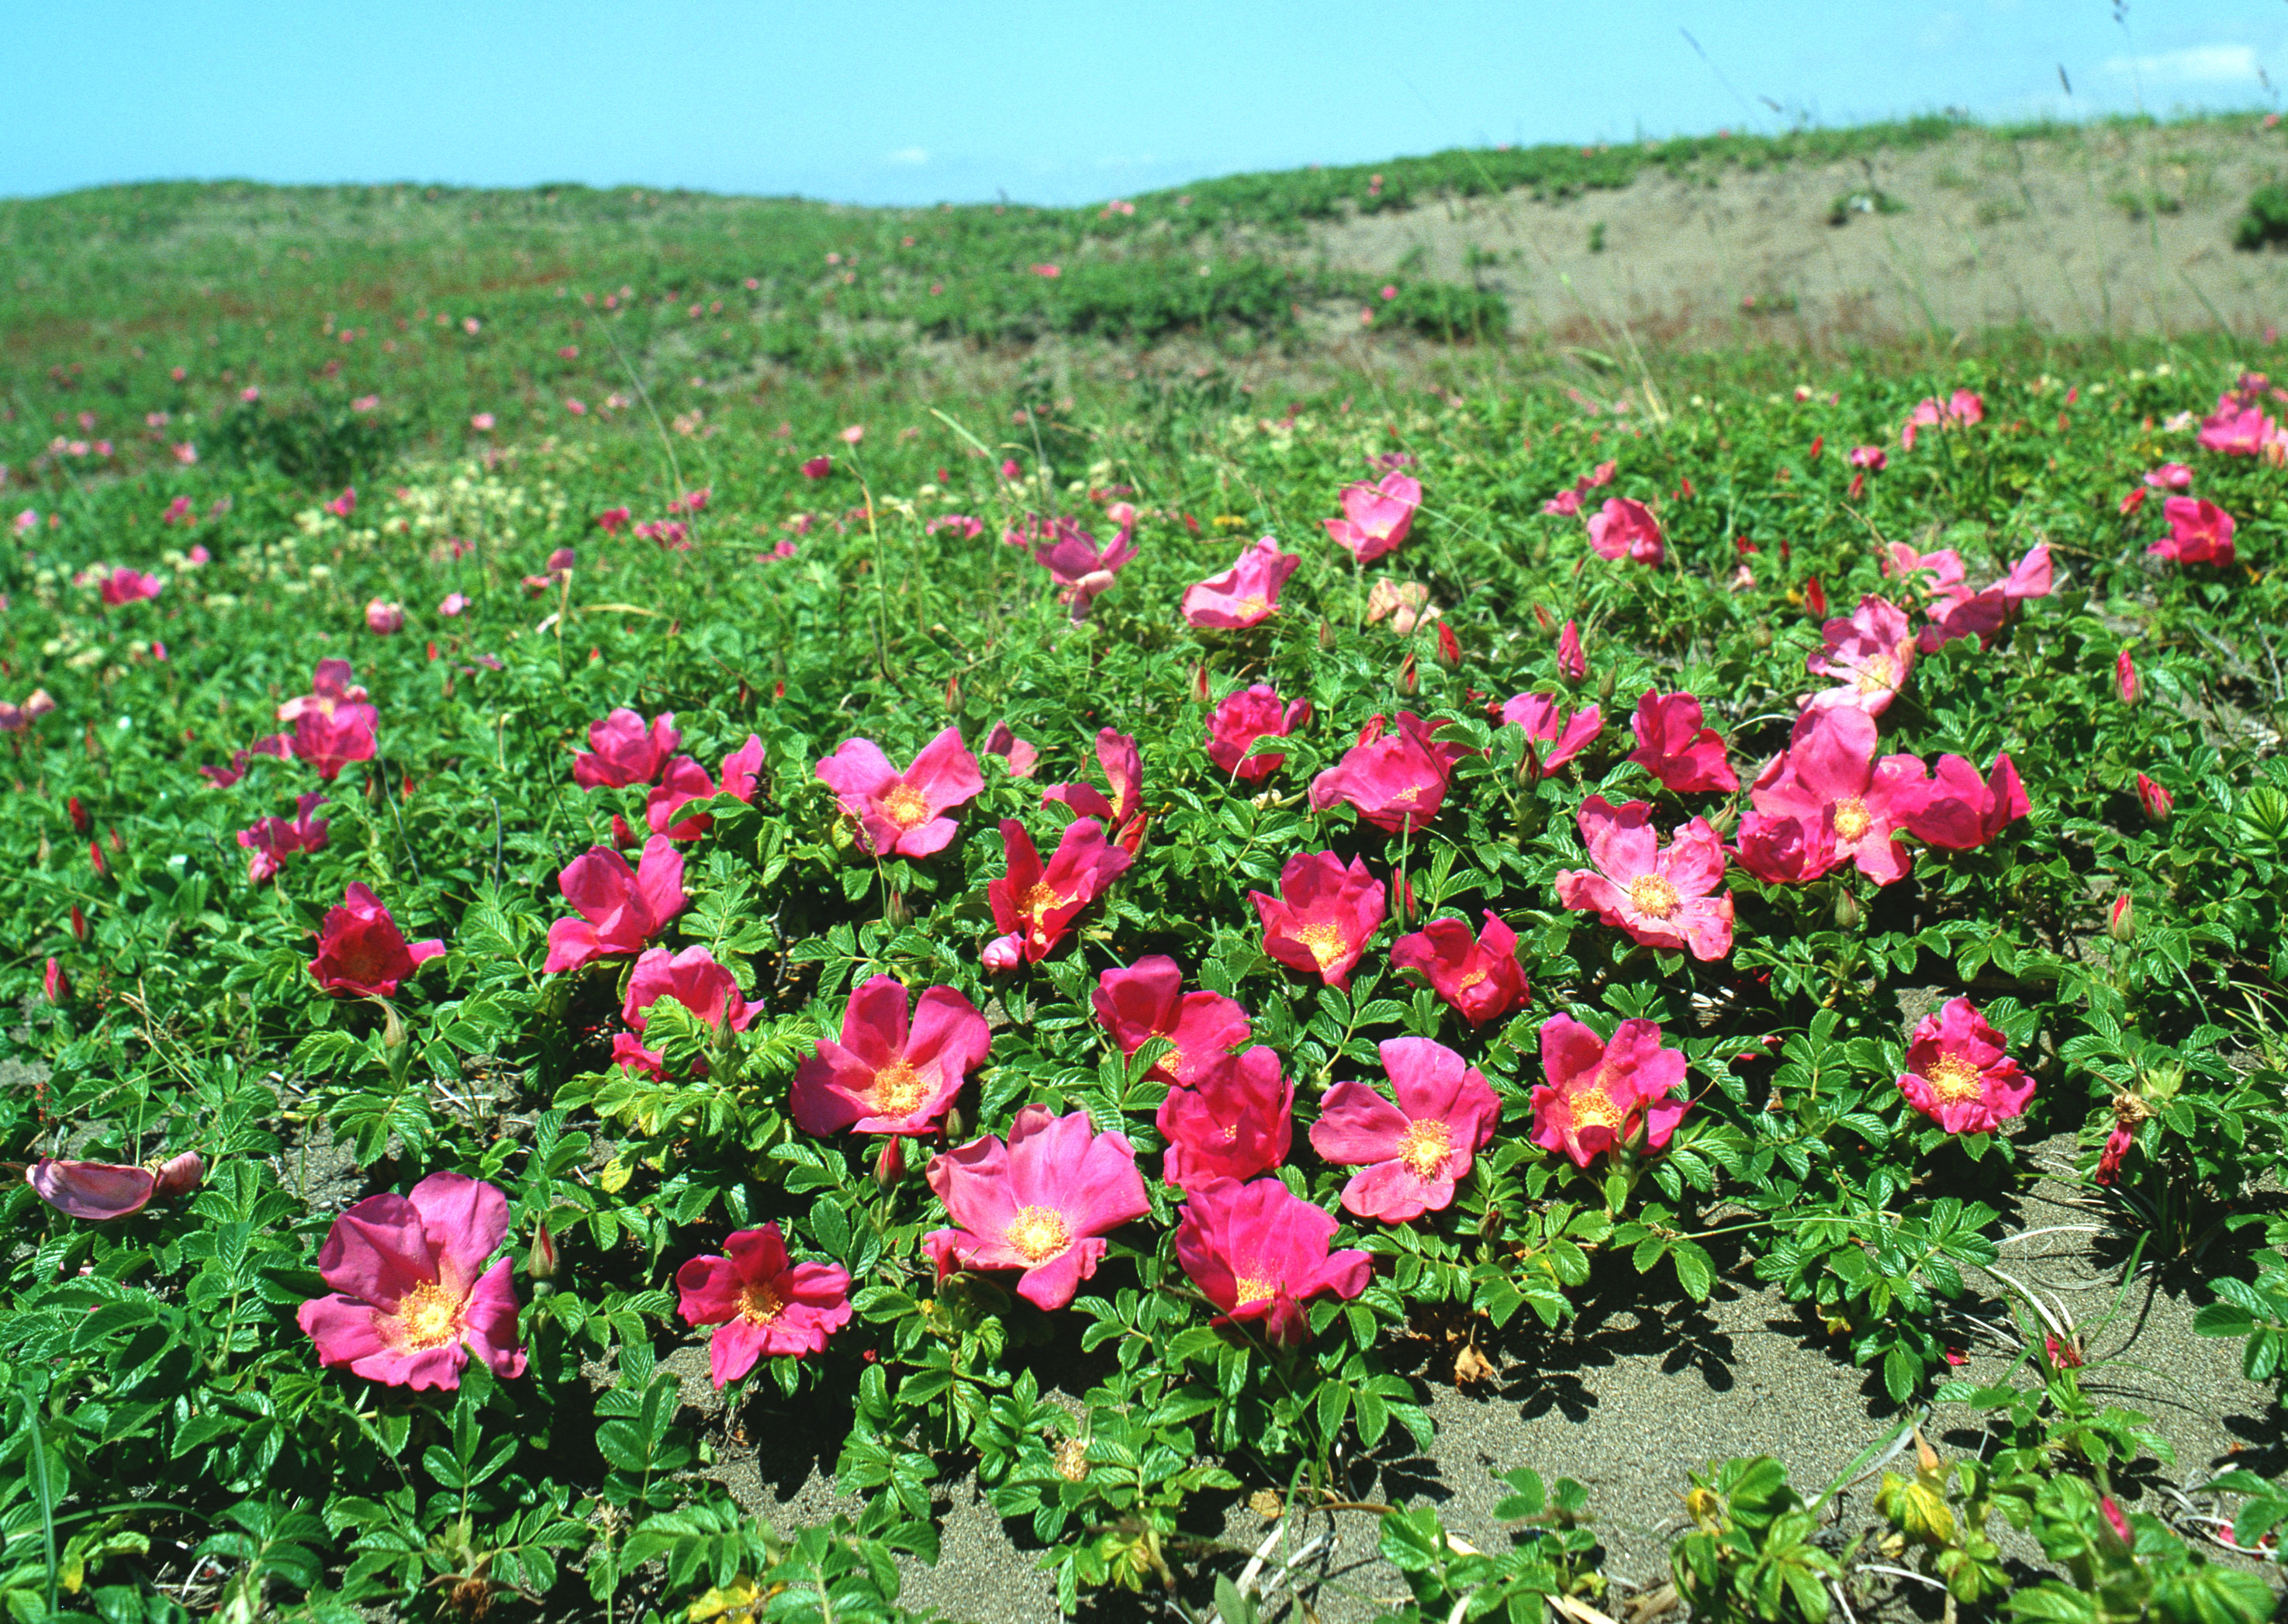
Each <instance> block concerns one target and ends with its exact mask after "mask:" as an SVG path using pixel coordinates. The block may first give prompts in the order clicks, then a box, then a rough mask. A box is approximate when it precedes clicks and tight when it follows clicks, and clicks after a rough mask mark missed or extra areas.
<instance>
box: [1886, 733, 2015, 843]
mask: <svg viewBox="0 0 2288 1624" xmlns="http://www.w3.org/2000/svg"><path fill="white" fill-rule="evenodd" d="M2031 810H2032V806H2031V804H2030V803H2029V802H2028V801H2027V799H2026V791H2025V788H2024V787H2023V786H2022V785H2021V784H2020V783H2019V781H2018V770H2017V768H2016V767H2014V766H2013V765H2012V764H2011V762H2010V757H2009V755H2008V753H2007V752H2002V753H1998V754H1997V755H1996V756H1995V757H1994V771H1993V773H1992V775H1991V776H1990V777H1989V778H1987V779H1985V780H1981V779H1980V778H1979V776H1978V769H1977V768H1976V767H1974V766H1973V765H1971V764H1970V763H1969V762H1967V761H1966V760H1964V759H1963V758H1962V757H1959V756H1942V757H1939V758H1938V766H1937V768H1936V769H1935V770H1934V772H1933V773H1932V776H1931V780H1930V781H1929V782H1928V783H1927V784H1926V785H1924V786H1923V787H1922V788H1920V789H1919V792H1918V794H1917V796H1915V797H1914V804H1911V806H1910V808H1909V810H1908V812H1907V832H1908V833H1909V834H1911V835H1912V836H1915V838H1916V839H1918V840H1920V841H1923V842H1925V843H1926V844H1930V845H1934V846H1945V847H1948V848H1949V849H1950V850H1953V851H1957V852H1967V851H1969V850H1971V849H1972V848H1974V847H1976V846H1982V845H1984V844H1986V843H1987V842H1988V841H1990V840H1991V839H1993V838H1994V837H1995V836H1997V835H1999V834H2000V833H2001V832H2002V831H2003V830H2004V829H2005V828H2007V827H2008V826H2009V825H2010V824H2012V823H2014V822H2015V821H2016V820H2018V819H2020V818H2022V817H2024V816H2025V815H2026V814H2027V813H2028V812H2030V811H2031Z"/></svg>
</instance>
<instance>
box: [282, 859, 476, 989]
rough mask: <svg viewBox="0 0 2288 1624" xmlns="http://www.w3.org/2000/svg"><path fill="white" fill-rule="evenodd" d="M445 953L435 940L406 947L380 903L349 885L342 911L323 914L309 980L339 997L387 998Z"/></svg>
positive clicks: (355, 885)
mask: <svg viewBox="0 0 2288 1624" xmlns="http://www.w3.org/2000/svg"><path fill="white" fill-rule="evenodd" d="M444 951H445V944H444V943H443V942H441V941H437V940H430V941H425V942H414V943H412V944H411V945H410V946H409V945H408V944H407V942H406V940H405V933H404V932H403V931H400V930H399V929H398V928H397V921H396V920H394V919H393V918H391V917H390V914H389V910H388V909H387V908H385V907H382V906H381V899H380V898H378V897H377V896H375V895H374V894H373V892H372V891H369V890H368V889H367V888H366V887H364V886H363V885H360V884H355V883H353V884H352V885H351V886H350V887H349V888H348V889H347V890H346V891H344V892H343V893H342V903H341V906H340V907H334V908H329V909H327V910H326V920H325V923H324V924H323V925H322V927H321V928H320V929H319V931H318V956H317V957H315V958H314V959H312V960H311V961H310V975H311V978H312V979H314V980H315V981H316V982H317V984H318V985H319V986H322V987H323V988H324V989H325V990H326V991H327V992H330V993H332V994H336V995H337V996H342V995H346V996H349V997H353V998H386V997H388V996H389V995H390V994H393V993H394V992H396V991H397V984H398V983H399V982H401V981H402V980H404V979H405V978H406V977H408V976H409V975H411V974H412V973H413V972H414V971H415V970H418V969H419V968H420V967H421V966H422V965H424V964H425V963H428V962H429V961H430V960H431V959H433V958H435V957H436V956H437V955H439V954H441V953H442V952H444Z"/></svg>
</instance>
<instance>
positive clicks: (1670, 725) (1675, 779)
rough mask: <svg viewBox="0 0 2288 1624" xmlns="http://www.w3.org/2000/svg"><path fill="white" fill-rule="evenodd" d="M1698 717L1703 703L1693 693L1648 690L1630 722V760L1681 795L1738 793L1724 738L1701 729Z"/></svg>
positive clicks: (1737, 779)
mask: <svg viewBox="0 0 2288 1624" xmlns="http://www.w3.org/2000/svg"><path fill="white" fill-rule="evenodd" d="M1700 719H1701V712H1700V701H1699V700H1698V699H1697V698H1696V697H1695V696H1694V695H1692V694H1689V693H1659V692H1657V691H1648V693H1646V694H1645V696H1644V697H1643V698H1642V699H1641V700H1639V701H1637V711H1636V715H1635V716H1634V717H1632V718H1631V720H1630V725H1631V727H1632V728H1633V729H1634V731H1635V733H1636V736H1637V748H1636V749H1634V750H1633V751H1632V752H1630V755H1629V759H1630V760H1631V761H1633V762H1634V763H1636V764H1637V765H1639V766H1641V767H1642V768H1643V769H1644V770H1645V771H1646V772H1649V773H1651V774H1652V775H1653V776H1654V777H1655V778H1656V779H1658V780H1660V781H1661V783H1662V785H1663V786H1664V788H1669V789H1672V790H1674V791H1676V792H1677V793H1678V794H1680V795H1682V794H1688V793H1691V792H1693V791H1696V790H1705V789H1737V788H1739V787H1740V777H1739V774H1737V773H1736V772H1733V771H1732V764H1731V762H1730V761H1728V760H1727V759H1726V757H1725V754H1724V741H1723V739H1722V737H1721V736H1720V734H1718V733H1717V732H1716V730H1715V729H1714V728H1712V727H1703V726H1702V725H1700Z"/></svg>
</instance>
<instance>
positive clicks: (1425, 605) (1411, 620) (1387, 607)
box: [1366, 575, 1438, 637]
mask: <svg viewBox="0 0 2288 1624" xmlns="http://www.w3.org/2000/svg"><path fill="white" fill-rule="evenodd" d="M1437 613H1438V610H1437V607H1436V606H1435V605H1434V604H1432V603H1431V601H1430V589H1429V588H1428V587H1426V586H1425V585H1423V584H1422V582H1419V581H1405V582H1399V581H1393V580H1392V579H1391V578H1390V577H1389V576H1387V575H1383V576H1380V577H1378V578H1377V580H1376V581H1375V583H1374V584H1373V585H1372V586H1371V587H1369V588H1368V589H1367V594H1366V621H1367V624H1368V625H1370V626H1372V625H1375V624H1377V623H1378V622H1381V621H1384V620H1387V621H1388V622H1390V629H1391V630H1393V631H1394V632H1396V633H1397V634H1398V635H1399V636H1400V637H1405V636H1407V635H1408V634H1410V632H1412V631H1413V630H1414V628H1415V627H1416V626H1417V625H1418V624H1419V623H1420V622H1421V621H1422V619H1423V618H1424V616H1426V615H1428V616H1431V617H1435V616H1436V614H1437Z"/></svg>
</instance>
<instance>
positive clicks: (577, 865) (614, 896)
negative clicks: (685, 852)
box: [542, 835, 686, 975]
mask: <svg viewBox="0 0 2288 1624" xmlns="http://www.w3.org/2000/svg"><path fill="white" fill-rule="evenodd" d="M556 883H557V885H558V886H559V888H560V890H561V891H563V893H564V899H565V900H566V901H567V902H569V903H570V904H571V905H572V907H573V910H574V913H575V915H576V917H573V918H570V919H560V920H557V921H556V922H555V923H553V924H551V925H550V926H549V927H548V960H547V963H545V964H544V966H543V969H542V973H544V974H546V975H553V974H555V973H556V972H557V971H558V970H577V969H578V968H579V967H580V966H581V965H583V964H585V963H588V962H589V961H590V960H592V959H600V958H609V957H613V956H615V955H624V954H635V953H640V952H642V951H643V949H644V947H645V945H646V944H647V943H648V942H649V941H650V940H651V939H652V938H653V937H655V936H656V935H658V934H659V932H660V931H661V930H662V928H663V927H664V926H665V925H666V923H667V922H668V921H669V920H671V919H672V918H674V917H675V916H676V915H678V914H679V913H681V912H682V911H683V908H684V903H685V900H686V899H685V897H684V894H683V859H682V858H681V857H680V856H679V855H678V854H677V852H676V850H675V846H674V844H673V843H672V842H671V841H670V840H669V839H668V838H667V836H664V835H654V836H652V837H651V838H650V839H649V840H647V841H646V842H645V843H644V849H643V856H642V859H641V860H640V864H639V865H638V867H634V868H631V867H628V860H627V859H626V858H624V857H622V856H621V855H620V854H619V853H618V852H615V851H613V850H612V849H611V848H610V847H608V846H591V847H589V848H588V850H587V851H586V852H584V853H583V854H582V855H580V856H578V857H576V858H574V859H573V860H572V861H571V862H570V863H568V864H567V865H566V866H565V868H564V872H563V873H562V874H560V875H558V876H557V882H556Z"/></svg>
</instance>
